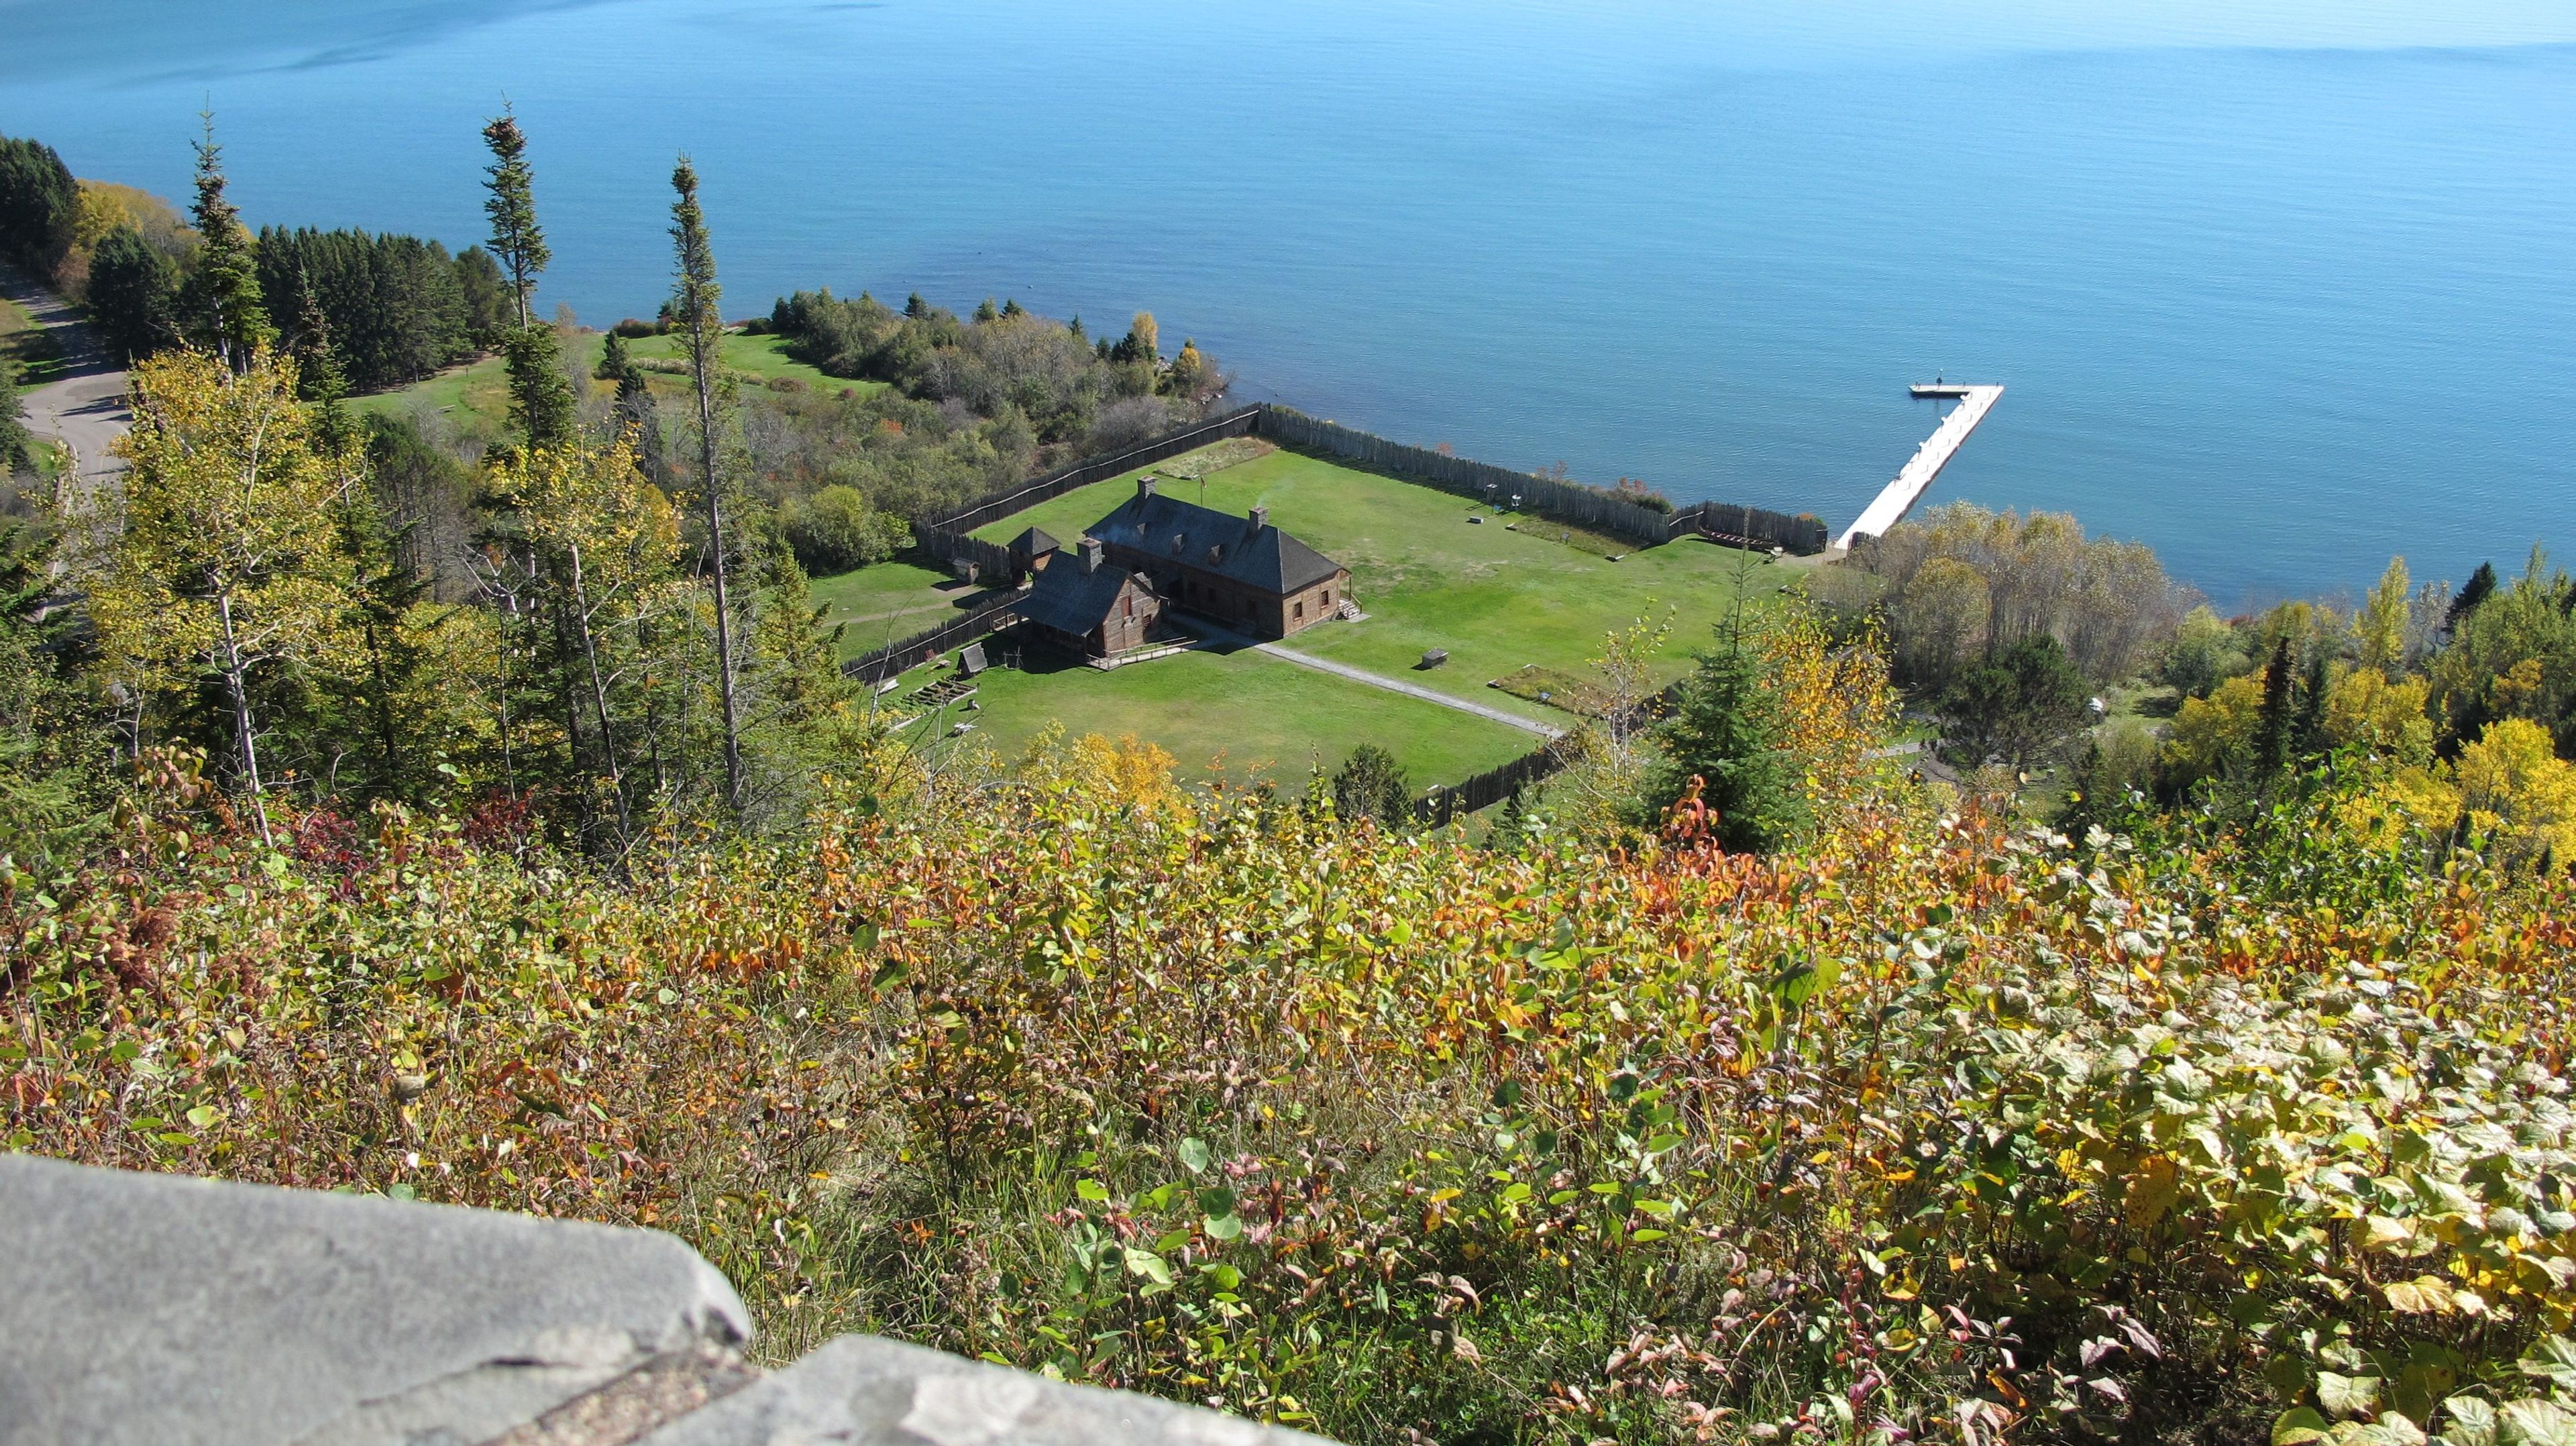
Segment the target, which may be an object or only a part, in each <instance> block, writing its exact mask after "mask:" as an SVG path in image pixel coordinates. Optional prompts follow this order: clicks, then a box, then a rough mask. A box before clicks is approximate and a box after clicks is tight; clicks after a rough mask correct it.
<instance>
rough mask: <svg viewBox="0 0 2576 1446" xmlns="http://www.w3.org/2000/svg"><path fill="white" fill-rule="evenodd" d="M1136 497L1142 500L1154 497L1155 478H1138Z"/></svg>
mask: <svg viewBox="0 0 2576 1446" xmlns="http://www.w3.org/2000/svg"><path fill="white" fill-rule="evenodd" d="M1136 495H1137V496H1138V497H1140V498H1143V497H1151V496H1153V495H1154V479H1153V478H1151V477H1139V478H1137V479H1136Z"/></svg>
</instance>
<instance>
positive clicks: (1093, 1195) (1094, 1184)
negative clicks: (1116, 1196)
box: [1073, 1180, 1109, 1201]
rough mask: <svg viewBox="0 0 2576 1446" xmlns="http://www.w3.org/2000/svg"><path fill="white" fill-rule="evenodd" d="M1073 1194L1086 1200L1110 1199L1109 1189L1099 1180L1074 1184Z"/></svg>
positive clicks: (1078, 1181)
mask: <svg viewBox="0 0 2576 1446" xmlns="http://www.w3.org/2000/svg"><path fill="white" fill-rule="evenodd" d="M1073 1193H1074V1194H1076V1195H1079V1196H1081V1197H1082V1198H1083V1199H1085V1200H1094V1201H1100V1200H1107V1199H1108V1198H1109V1187H1108V1186H1106V1185H1103V1184H1101V1183H1100V1182H1099V1181H1097V1180H1077V1181H1075V1182H1074V1186H1073Z"/></svg>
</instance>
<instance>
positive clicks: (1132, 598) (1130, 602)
mask: <svg viewBox="0 0 2576 1446" xmlns="http://www.w3.org/2000/svg"><path fill="white" fill-rule="evenodd" d="M1127 616H1129V617H1131V618H1132V617H1134V616H1136V595H1135V594H1134V593H1132V592H1131V593H1129V594H1127Z"/></svg>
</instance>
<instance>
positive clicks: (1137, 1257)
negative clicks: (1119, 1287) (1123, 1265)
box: [1124, 1245, 1172, 1285]
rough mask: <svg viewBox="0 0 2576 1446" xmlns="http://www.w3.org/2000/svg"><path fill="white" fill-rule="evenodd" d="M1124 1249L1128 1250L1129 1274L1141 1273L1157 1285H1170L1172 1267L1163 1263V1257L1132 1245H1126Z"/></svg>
mask: <svg viewBox="0 0 2576 1446" xmlns="http://www.w3.org/2000/svg"><path fill="white" fill-rule="evenodd" d="M1124 1249H1125V1251H1126V1259H1127V1272H1128V1274H1130V1275H1141V1276H1143V1277H1145V1278H1146V1279H1147V1280H1150V1281H1152V1282H1154V1283H1155V1284H1156V1285H1169V1284H1171V1283H1172V1268H1171V1267H1170V1266H1169V1265H1166V1264H1164V1263H1163V1257H1161V1256H1159V1255H1156V1254H1155V1253H1154V1252H1152V1251H1150V1250H1138V1249H1137V1248H1136V1247H1134V1246H1132V1245H1130V1246H1126V1247H1124Z"/></svg>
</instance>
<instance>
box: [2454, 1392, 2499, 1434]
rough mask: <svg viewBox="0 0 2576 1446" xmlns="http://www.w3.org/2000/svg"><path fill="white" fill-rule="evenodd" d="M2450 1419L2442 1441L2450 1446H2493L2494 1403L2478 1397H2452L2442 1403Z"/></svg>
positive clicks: (2494, 1431)
mask: <svg viewBox="0 0 2576 1446" xmlns="http://www.w3.org/2000/svg"><path fill="white" fill-rule="evenodd" d="M2442 1410H2443V1411H2444V1413H2445V1414H2447V1415H2448V1416H2449V1417H2450V1420H2449V1422H2448V1423H2447V1424H2445V1425H2444V1426H2443V1427H2442V1439H2443V1440H2444V1441H2447V1442H2449V1443H2450V1446H2495V1438H2496V1408H2495V1403H2494V1402H2492V1401H2488V1400H2486V1399H2484V1398H2482V1397H2478V1396H2453V1397H2452V1398H2451V1399H2449V1400H2447V1401H2444V1402H2443V1403H2442Z"/></svg>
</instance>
